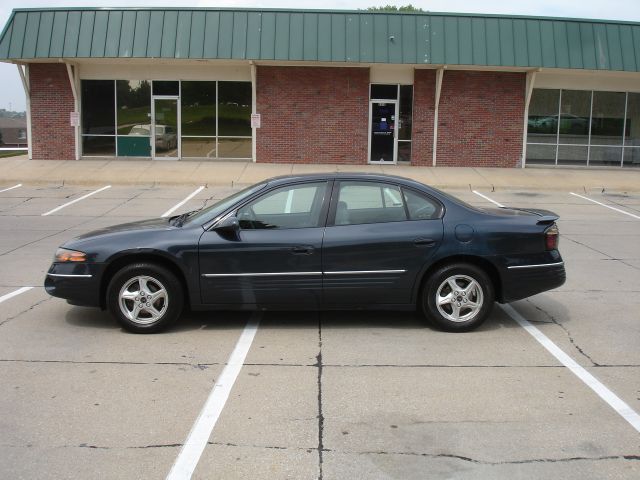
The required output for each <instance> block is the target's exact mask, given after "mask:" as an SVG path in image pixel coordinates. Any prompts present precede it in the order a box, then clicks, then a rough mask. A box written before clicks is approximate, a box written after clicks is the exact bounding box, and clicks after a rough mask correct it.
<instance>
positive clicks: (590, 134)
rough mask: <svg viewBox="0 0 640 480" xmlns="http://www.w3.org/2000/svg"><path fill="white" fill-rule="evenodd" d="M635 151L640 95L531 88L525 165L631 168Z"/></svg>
mask: <svg viewBox="0 0 640 480" xmlns="http://www.w3.org/2000/svg"><path fill="white" fill-rule="evenodd" d="M625 113H626V117H625ZM558 119H560V121H559V122H558ZM635 149H639V150H640V94H638V93H625V92H598V91H594V92H591V91H580V90H553V89H534V91H533V94H532V96H531V102H530V104H529V118H528V125H527V164H530V165H589V166H620V165H624V166H636V165H638V164H640V161H639V160H638V158H639V157H640V155H639V154H640V151H638V152H636V151H635Z"/></svg>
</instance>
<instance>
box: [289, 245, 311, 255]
mask: <svg viewBox="0 0 640 480" xmlns="http://www.w3.org/2000/svg"><path fill="white" fill-rule="evenodd" d="M291 253H293V254H294V255H311V254H312V253H313V247H311V246H308V245H298V246H297V247H293V248H292V249H291Z"/></svg>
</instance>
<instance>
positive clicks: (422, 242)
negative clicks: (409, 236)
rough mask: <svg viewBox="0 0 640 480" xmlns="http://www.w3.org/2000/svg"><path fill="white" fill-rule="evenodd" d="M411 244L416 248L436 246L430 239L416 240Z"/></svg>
mask: <svg viewBox="0 0 640 480" xmlns="http://www.w3.org/2000/svg"><path fill="white" fill-rule="evenodd" d="M413 244H414V245H415V246H416V247H433V246H434V245H435V244H436V241H435V240H433V239H432V238H416V239H415V240H414V241H413Z"/></svg>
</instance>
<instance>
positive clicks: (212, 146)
mask: <svg viewBox="0 0 640 480" xmlns="http://www.w3.org/2000/svg"><path fill="white" fill-rule="evenodd" d="M182 156H183V157H192V158H216V139H215V137H209V138H203V137H182Z"/></svg>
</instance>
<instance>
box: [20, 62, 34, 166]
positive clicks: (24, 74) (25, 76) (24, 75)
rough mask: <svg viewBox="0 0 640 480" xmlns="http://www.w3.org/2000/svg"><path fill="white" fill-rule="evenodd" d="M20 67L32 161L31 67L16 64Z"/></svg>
mask: <svg viewBox="0 0 640 480" xmlns="http://www.w3.org/2000/svg"><path fill="white" fill-rule="evenodd" d="M16 67H18V73H19V74H20V80H22V88H24V96H25V100H26V102H25V106H26V109H27V151H28V153H29V160H31V159H32V156H33V155H32V151H31V91H30V90H29V65H28V64H27V65H24V68H23V65H20V64H16Z"/></svg>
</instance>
